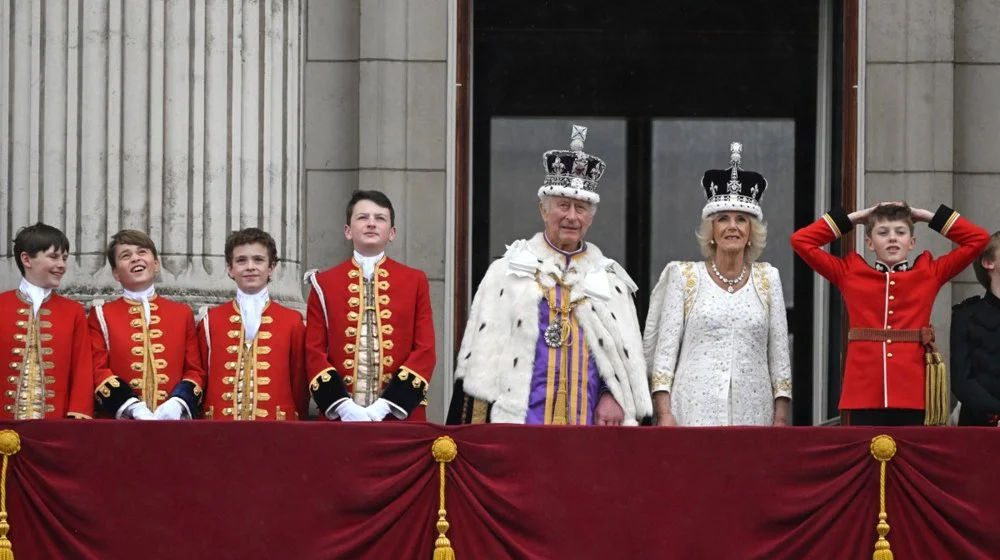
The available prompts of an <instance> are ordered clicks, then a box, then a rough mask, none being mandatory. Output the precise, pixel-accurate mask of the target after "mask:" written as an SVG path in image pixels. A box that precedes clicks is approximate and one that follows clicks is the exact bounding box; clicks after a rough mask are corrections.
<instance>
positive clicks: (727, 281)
mask: <svg viewBox="0 0 1000 560" xmlns="http://www.w3.org/2000/svg"><path fill="white" fill-rule="evenodd" d="M712 272H714V273H715V275H716V276H717V277H718V278H719V280H722V282H723V283H724V284H728V285H729V287H728V288H726V291H727V292H729V293H733V292H734V291H736V290H734V289H733V286H735V285H736V284H739V283H740V282H742V281H743V275H744V274H746V273H747V265H743V270H741V271H740V275H739V276H737V277H736V279H735V280H730V279H729V278H726V277H725V276H723V275H722V273H721V272H719V267H717V266H715V261H714V260H713V261H712Z"/></svg>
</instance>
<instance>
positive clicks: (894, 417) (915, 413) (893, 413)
mask: <svg viewBox="0 0 1000 560" xmlns="http://www.w3.org/2000/svg"><path fill="white" fill-rule="evenodd" d="M841 413H842V414H843V425H845V426H923V425H924V411H923V410H916V409H913V408H859V409H855V410H844V411H841Z"/></svg>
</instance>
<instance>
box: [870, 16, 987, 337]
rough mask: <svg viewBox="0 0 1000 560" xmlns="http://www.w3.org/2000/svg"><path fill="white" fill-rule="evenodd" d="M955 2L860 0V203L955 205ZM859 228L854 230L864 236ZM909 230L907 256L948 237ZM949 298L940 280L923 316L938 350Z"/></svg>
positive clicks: (938, 247)
mask: <svg viewBox="0 0 1000 560" xmlns="http://www.w3.org/2000/svg"><path fill="white" fill-rule="evenodd" d="M955 4H956V3H955V0H891V1H886V2H882V1H877V2H875V1H869V2H868V4H867V7H868V9H867V12H866V14H865V26H866V35H865V44H866V56H865V83H866V86H865V92H864V95H865V115H864V116H865V200H864V201H863V202H864V203H865V204H866V205H872V204H874V203H876V202H880V201H884V200H907V201H909V203H910V204H911V205H913V206H917V207H922V208H926V209H928V210H930V211H931V212H933V211H935V210H936V209H937V207H938V204H942V203H943V204H947V205H949V206H955V204H953V199H954V196H953V191H954V188H953V186H954V175H953V171H954V161H955V153H956V152H955V149H954V148H955V144H954V140H955V134H954V122H955V120H954V119H955V106H956V105H955V102H954V99H955V83H956V79H955V62H954V61H955V36H954V28H955V25H954V24H955ZM957 209H958V210H959V211H960V212H967V211H968V210H969V209H968V208H962V207H961V206H959V207H958V208H957ZM863 230H864V228H860V229H859V231H858V235H864V233H863ZM916 235H917V248H916V250H915V251H914V252H913V254H912V256H913V257H916V255H918V254H919V253H920V252H922V251H923V250H925V249H929V250H930V251H931V252H933V253H934V254H935V255H942V254H944V253H947V252H948V251H950V250H951V248H952V244H951V242H950V241H948V240H947V239H945V238H944V237H942V236H940V235H938V234H937V233H936V232H934V231H933V230H931V229H929V228H927V226H926V225H918V227H917V229H916ZM867 256H868V257H869V258H873V257H872V255H871V254H869V255H867ZM951 303H952V290H951V288H950V287H947V286H946V287H945V288H943V289H942V290H941V292H940V294H939V296H938V298H937V300H936V302H935V305H934V312H933V314H932V319H931V320H932V322H933V324H934V326H935V327H936V328H937V329H938V337H937V340H938V345H939V346H940V347H942V349H943V350H944V351H947V346H948V335H947V333H948V329H949V325H950V324H951Z"/></svg>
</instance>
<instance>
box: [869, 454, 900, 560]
mask: <svg viewBox="0 0 1000 560" xmlns="http://www.w3.org/2000/svg"><path fill="white" fill-rule="evenodd" d="M871 452H872V457H875V460H876V461H878V462H879V481H878V507H879V511H878V524H877V525H875V532H877V533H878V540H877V541H875V553H874V554H872V560H892V550H890V549H889V541H888V540H886V538H885V536H886V535H887V534H889V523H888V522H886V519H888V517H889V516H888V514H886V512H885V464H886V463H888V462H889V460H890V459H892V458H893V456H895V455H896V441H895V440H894V439H892V437H890V436H887V435H885V434H883V435H878V436H875V437H873V438H872V444H871Z"/></svg>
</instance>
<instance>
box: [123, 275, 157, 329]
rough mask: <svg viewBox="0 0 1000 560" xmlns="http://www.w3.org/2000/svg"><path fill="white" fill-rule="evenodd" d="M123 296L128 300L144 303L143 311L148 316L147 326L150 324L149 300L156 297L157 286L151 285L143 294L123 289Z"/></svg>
mask: <svg viewBox="0 0 1000 560" xmlns="http://www.w3.org/2000/svg"><path fill="white" fill-rule="evenodd" d="M122 295H123V296H125V297H126V298H127V299H130V300H133V301H140V302H142V311H143V314H144V315H145V316H146V324H147V325H148V324H149V298H151V297H153V296H155V295H156V284H150V286H149V287H148V288H146V289H145V290H143V291H141V292H133V291H132V290H127V289H124V288H122Z"/></svg>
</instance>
